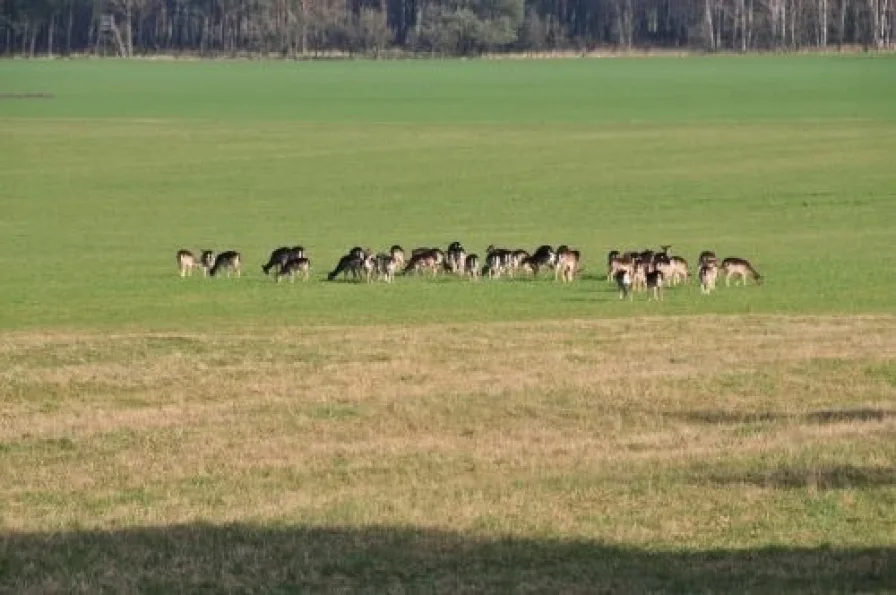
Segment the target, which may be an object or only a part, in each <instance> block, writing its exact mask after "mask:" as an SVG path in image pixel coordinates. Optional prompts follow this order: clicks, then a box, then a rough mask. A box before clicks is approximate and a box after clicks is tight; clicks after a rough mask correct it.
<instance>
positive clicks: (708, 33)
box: [703, 0, 716, 50]
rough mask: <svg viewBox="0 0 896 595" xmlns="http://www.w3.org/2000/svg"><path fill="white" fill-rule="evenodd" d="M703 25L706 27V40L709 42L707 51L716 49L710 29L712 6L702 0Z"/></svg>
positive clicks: (707, 1) (705, 0) (714, 37)
mask: <svg viewBox="0 0 896 595" xmlns="http://www.w3.org/2000/svg"><path fill="white" fill-rule="evenodd" d="M703 17H704V24H705V25H706V38H707V39H708V40H709V49H711V50H714V49H716V45H715V43H716V36H715V33H714V32H713V28H712V6H711V5H710V0H704V14H703Z"/></svg>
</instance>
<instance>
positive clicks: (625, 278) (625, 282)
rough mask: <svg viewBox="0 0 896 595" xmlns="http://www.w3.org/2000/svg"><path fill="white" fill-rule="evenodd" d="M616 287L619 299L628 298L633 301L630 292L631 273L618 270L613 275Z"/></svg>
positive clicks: (632, 294) (633, 296) (632, 295)
mask: <svg viewBox="0 0 896 595" xmlns="http://www.w3.org/2000/svg"><path fill="white" fill-rule="evenodd" d="M613 279H614V280H615V281H616V286H617V287H618V288H619V299H620V300H624V299H625V298H626V296H628V299H629V300H634V299H635V294H634V293H633V292H632V273H631V271H630V270H628V269H619V270H618V271H616V272H615V273H614V274H613Z"/></svg>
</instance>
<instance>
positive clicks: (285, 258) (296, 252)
mask: <svg viewBox="0 0 896 595" xmlns="http://www.w3.org/2000/svg"><path fill="white" fill-rule="evenodd" d="M297 258H305V248H303V247H302V246H293V247H291V248H290V247H289V246H281V247H280V248H277V249H275V250H274V251H273V252H271V256H270V257H269V258H268V262H267V264H263V265H261V270H262V271H263V272H264V274H265V275H267V274H268V273H269V272H270V270H271V269H272V268H275V267H276V268H277V270H279V269H281V268H283V267H284V266H285V265H286V263H287V262H289V261H290V260H294V259H297Z"/></svg>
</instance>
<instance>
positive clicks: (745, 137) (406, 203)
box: [0, 56, 896, 593]
mask: <svg viewBox="0 0 896 595" xmlns="http://www.w3.org/2000/svg"><path fill="white" fill-rule="evenodd" d="M894 75H896V58H893V57H868V56H851V57H836V56H804V57H786V58H783V57H723V58H689V59H686V60H678V59H673V58H658V59H640V58H639V59H632V60H624V59H616V60H588V61H576V60H570V61H559V60H558V61H541V62H526V61H502V62H485V61H484V62H461V61H445V62H392V63H370V62H364V63H327V64H321V63H302V64H287V63H203V62H195V63H168V62H153V63H151V62H141V63H133V64H130V63H124V62H116V61H103V62H97V61H85V62H64V61H58V62H34V63H26V62H0V205H2V207H3V208H2V211H0V270H2V271H3V277H2V280H0V329H2V330H3V332H2V334H0V477H2V478H3V481H2V482H0V592H16V593H22V592H33V593H47V592H66V593H70V592H84V593H87V592H91V593H92V592H97V591H100V590H105V591H108V592H133V591H142V592H166V593H167V592H172V591H195V590H201V589H203V588H211V589H212V590H228V589H229V590H233V591H240V592H243V591H260V590H272V591H281V592H282V591H316V592H332V591H334V590H337V591H338V590H351V591H355V590H366V591H377V592H379V591H389V592H407V591H413V592H418V591H419V592H445V593H455V592H495V591H499V592H506V591H513V592H519V591H533V592H545V591H548V592H589V593H591V592H620V593H623V592H645V591H651V592H657V591H668V592H688V593H690V592H699V591H713V592H744V591H750V592H769V593H782V592H814V593H818V592H854V591H863V592H892V590H893V588H894V587H893V586H894V585H896V566H894V564H893V563H892V560H893V559H896V512H894V511H896V465H894V461H896V440H894V438H896V362H894V357H896V307H894V304H896V302H894V297H896V276H894V274H896V251H894V250H893V249H892V246H891V242H892V240H893V237H894V236H893V229H894V222H896V167H893V163H894V159H893V157H894V155H896V102H894V101H893V97H894V96H896V76H894ZM28 93H31V94H34V93H41V94H47V96H45V97H31V98H24V97H22V98H16V96H17V95H22V94H28ZM453 240H460V241H461V242H463V243H464V245H465V246H466V247H467V248H468V249H471V250H474V251H477V252H479V253H480V255H482V254H483V253H484V249H485V247H486V246H487V245H488V244H492V243H494V244H498V245H507V246H510V247H524V248H527V249H530V250H531V249H532V248H534V247H535V246H537V245H538V244H541V243H550V244H553V245H555V246H556V245H558V244H561V243H567V244H570V245H573V246H575V247H577V248H579V249H580V250H582V252H583V255H584V265H585V270H584V273H583V275H582V278H581V279H577V280H576V282H575V283H573V284H570V285H566V286H564V285H561V284H559V283H555V282H554V281H553V280H552V279H550V280H549V279H543V280H538V281H532V280H529V279H517V280H513V281H510V280H503V279H502V280H496V281H489V280H483V281H481V282H479V283H476V284H474V283H470V282H467V281H463V280H460V279H451V278H439V279H436V280H428V279H419V278H398V279H397V281H396V283H395V284H394V285H393V286H387V285H386V284H383V283H378V284H374V285H371V286H367V285H364V284H354V283H342V282H337V283H328V282H326V281H324V280H322V278H323V277H324V276H325V274H326V272H327V271H328V270H329V269H330V268H331V267H332V266H333V265H334V264H335V262H336V260H337V259H338V257H339V256H340V254H342V253H343V252H344V251H346V250H347V249H348V248H350V247H351V246H354V245H363V246H370V247H373V248H374V249H385V248H387V247H388V246H389V245H391V244H392V243H395V242H397V243H400V244H402V245H403V246H404V247H405V248H407V249H410V248H411V247H414V246H418V245H439V246H442V247H444V246H446V245H447V244H448V243H449V242H451V241H453ZM296 243H301V244H303V245H304V246H305V247H306V248H307V249H308V250H309V252H310V255H311V258H312V261H313V262H314V265H315V271H314V277H315V278H314V279H313V280H311V281H309V282H308V283H304V284H303V283H300V282H296V283H295V284H294V285H290V284H288V283H287V284H281V285H279V286H277V285H276V284H274V283H273V281H272V280H271V279H270V278H266V277H265V276H264V275H262V273H261V271H260V270H259V266H260V265H261V264H262V263H263V261H264V259H265V258H266V257H267V254H268V252H269V251H270V250H271V249H272V248H274V247H276V246H278V245H282V244H296ZM661 243H670V244H672V245H673V249H672V251H673V252H674V253H680V254H683V255H684V256H686V257H687V258H688V259H689V260H690V261H691V262H692V263H693V261H694V260H695V259H696V255H697V253H698V252H699V251H700V250H702V249H705V248H712V249H715V250H716V251H717V252H718V253H719V256H728V255H739V256H744V257H747V258H750V259H751V260H752V261H753V262H754V264H755V265H756V266H757V268H758V269H759V270H760V272H761V273H762V274H763V275H764V277H765V279H766V282H765V284H764V285H762V286H761V287H757V286H755V285H749V286H747V287H731V288H725V287H724V286H723V287H721V288H719V290H718V291H717V292H716V293H715V294H713V295H711V296H702V295H700V292H699V290H698V288H697V287H695V285H694V284H691V285H688V286H684V287H676V288H673V289H670V290H669V291H668V292H667V294H666V299H665V301H664V302H663V303H655V302H650V303H648V302H647V301H646V296H645V295H644V294H640V295H638V296H637V297H636V299H635V301H634V303H629V302H620V301H619V300H618V297H617V295H616V293H615V290H614V288H613V287H612V286H611V285H609V284H608V283H606V281H605V280H603V278H602V274H603V267H604V258H605V254H606V252H607V250H609V249H611V248H619V249H630V248H646V247H656V246H658V245H659V244H661ZM181 247H188V248H191V249H193V250H198V249H201V248H204V247H210V248H215V249H218V250H223V249H226V248H236V249H239V250H241V251H242V252H243V254H244V255H245V257H246V259H247V267H246V269H247V270H246V273H245V274H244V276H243V278H241V279H229V280H228V279H226V278H224V279H203V278H201V276H199V277H198V278H197V277H195V276H194V277H193V278H189V279H181V278H179V277H177V274H176V267H175V263H174V253H175V251H176V250H177V249H178V248H181Z"/></svg>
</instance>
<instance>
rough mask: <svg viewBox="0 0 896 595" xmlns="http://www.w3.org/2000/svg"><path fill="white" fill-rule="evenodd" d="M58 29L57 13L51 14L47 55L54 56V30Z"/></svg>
mask: <svg viewBox="0 0 896 595" xmlns="http://www.w3.org/2000/svg"><path fill="white" fill-rule="evenodd" d="M55 30H56V15H55V14H51V15H50V27H49V29H48V30H47V56H48V57H50V58H52V57H53V31H55Z"/></svg>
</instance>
